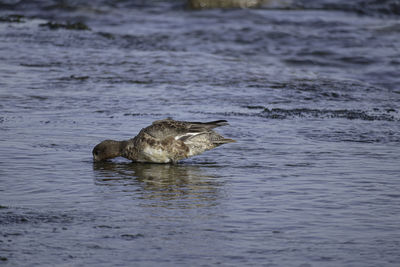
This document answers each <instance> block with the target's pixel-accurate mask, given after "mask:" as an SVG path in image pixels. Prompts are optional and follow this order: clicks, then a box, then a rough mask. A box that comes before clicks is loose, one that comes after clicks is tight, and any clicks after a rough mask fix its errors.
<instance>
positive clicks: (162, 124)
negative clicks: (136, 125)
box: [142, 119, 228, 140]
mask: <svg viewBox="0 0 400 267" xmlns="http://www.w3.org/2000/svg"><path fill="white" fill-rule="evenodd" d="M224 125H228V122H227V121H226V120H217V121H210V122H189V121H175V120H172V119H164V120H158V121H155V122H153V124H152V125H150V126H148V127H146V128H144V129H143V130H142V131H143V132H145V133H147V134H149V135H151V136H153V137H154V138H158V139H164V138H167V137H169V136H173V137H174V138H175V139H176V140H178V139H179V140H185V139H188V138H190V137H193V136H196V135H199V134H202V133H206V132H209V131H211V130H212V129H214V128H216V127H220V126H224Z"/></svg>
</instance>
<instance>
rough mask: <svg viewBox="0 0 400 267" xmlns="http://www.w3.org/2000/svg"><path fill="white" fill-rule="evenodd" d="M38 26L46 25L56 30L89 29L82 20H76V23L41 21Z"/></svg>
mask: <svg viewBox="0 0 400 267" xmlns="http://www.w3.org/2000/svg"><path fill="white" fill-rule="evenodd" d="M39 26H41V27H48V28H49V29H51V30H58V29H67V30H81V31H82V30H90V28H89V27H88V26H87V25H86V24H84V23H82V22H76V23H70V22H67V23H65V24H64V23H58V22H47V23H42V24H40V25H39Z"/></svg>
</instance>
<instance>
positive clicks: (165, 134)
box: [125, 119, 235, 163]
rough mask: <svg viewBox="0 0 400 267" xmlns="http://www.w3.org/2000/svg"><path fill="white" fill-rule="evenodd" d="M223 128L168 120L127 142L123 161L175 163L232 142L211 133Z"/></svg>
mask: <svg viewBox="0 0 400 267" xmlns="http://www.w3.org/2000/svg"><path fill="white" fill-rule="evenodd" d="M227 124H228V123H227V122H226V121H223V120H220V121H212V122H205V123H202V122H185V121H175V120H172V119H164V120H159V121H155V122H153V123H152V125H150V126H148V127H146V128H144V129H142V130H141V131H140V132H139V134H138V135H137V136H136V137H135V138H133V139H131V141H130V142H131V145H129V146H127V148H126V153H125V154H126V157H127V158H130V159H132V160H134V161H140V162H158V163H167V162H176V161H178V160H181V159H184V158H188V157H191V156H194V155H198V154H200V153H202V152H204V151H206V150H210V149H212V148H215V147H217V146H219V145H222V144H225V143H230V142H235V141H234V140H232V139H227V138H224V137H223V136H221V135H219V134H218V133H216V132H214V131H213V130H212V129H213V128H216V127H219V126H223V125H227Z"/></svg>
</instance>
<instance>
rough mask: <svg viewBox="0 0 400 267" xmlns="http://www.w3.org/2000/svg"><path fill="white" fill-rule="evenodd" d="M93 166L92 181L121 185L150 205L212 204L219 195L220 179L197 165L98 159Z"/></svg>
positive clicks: (106, 184) (193, 205)
mask: <svg viewBox="0 0 400 267" xmlns="http://www.w3.org/2000/svg"><path fill="white" fill-rule="evenodd" d="M93 168H94V172H95V183H96V185H102V186H111V187H121V188H118V191H119V192H131V193H132V192H133V193H134V195H136V196H137V197H138V198H140V199H143V200H149V201H150V204H149V205H151V206H163V207H179V208H193V207H199V206H214V205H216V204H217V203H216V201H217V199H218V198H220V197H219V195H220V187H221V182H218V181H216V179H215V177H214V176H212V175H206V174H205V173H204V169H202V168H201V167H200V166H193V165H171V164H148V163H129V164H127V163H113V162H100V163H94V165H93ZM119 189H120V190H119ZM116 193H117V192H116Z"/></svg>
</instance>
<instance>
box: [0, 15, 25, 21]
mask: <svg viewBox="0 0 400 267" xmlns="http://www.w3.org/2000/svg"><path fill="white" fill-rule="evenodd" d="M23 18H24V16H22V15H7V16H1V17H0V22H11V23H20V22H24V20H23Z"/></svg>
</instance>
